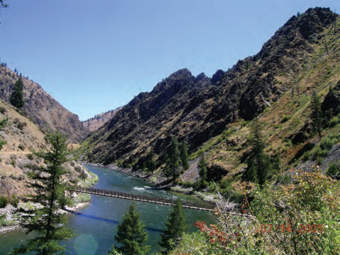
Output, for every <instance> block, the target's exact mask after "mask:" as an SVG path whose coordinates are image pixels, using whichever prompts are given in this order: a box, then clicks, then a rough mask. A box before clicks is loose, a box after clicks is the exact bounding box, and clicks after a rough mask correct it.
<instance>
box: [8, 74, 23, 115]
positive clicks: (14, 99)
mask: <svg viewBox="0 0 340 255" xmlns="http://www.w3.org/2000/svg"><path fill="white" fill-rule="evenodd" d="M23 89H24V84H23V82H22V80H21V78H19V79H18V80H17V81H16V82H15V84H14V88H13V92H12V94H11V96H10V98H9V101H10V103H11V104H12V105H13V106H14V107H16V108H19V109H20V108H22V107H23V106H24V104H25V101H24V97H23V94H22V90H23Z"/></svg>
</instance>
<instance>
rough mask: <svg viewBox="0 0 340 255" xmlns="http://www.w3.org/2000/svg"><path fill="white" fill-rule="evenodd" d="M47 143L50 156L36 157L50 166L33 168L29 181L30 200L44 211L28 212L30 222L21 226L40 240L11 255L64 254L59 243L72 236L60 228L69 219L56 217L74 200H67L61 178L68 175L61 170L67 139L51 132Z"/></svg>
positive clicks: (42, 153) (43, 154)
mask: <svg viewBox="0 0 340 255" xmlns="http://www.w3.org/2000/svg"><path fill="white" fill-rule="evenodd" d="M46 140H47V141H48V142H49V143H50V144H51V149H50V150H49V151H48V152H37V153H34V154H35V155H36V156H37V157H40V158H42V159H44V163H45V164H46V165H47V166H46V167H44V166H40V165H39V166H37V165H31V166H29V169H30V172H29V173H28V177H29V178H30V179H31V180H32V182H30V186H31V187H32V188H33V189H34V194H31V195H29V196H28V198H30V200H31V201H32V202H35V203H39V204H41V205H42V206H43V207H42V208H36V209H32V210H31V211H29V212H28V215H29V216H28V218H27V221H25V222H23V223H21V225H22V227H23V228H26V229H27V233H30V232H35V233H36V234H37V236H36V237H35V238H33V239H30V240H28V241H27V243H26V244H24V245H21V247H19V248H17V249H14V250H12V252H11V253H10V254H11V255H13V254H26V253H28V252H36V254H41V255H48V254H63V252H64V250H65V249H64V247H62V246H60V245H59V244H58V242H59V241H61V240H66V239H69V238H71V237H72V236H73V233H72V231H71V230H70V229H68V228H66V227H64V226H62V227H60V225H65V224H67V218H66V215H64V214H60V213H57V211H58V210H59V209H61V208H62V207H63V206H65V205H68V204H70V202H71V199H70V198H68V197H66V196H65V191H66V190H67V187H66V184H65V183H63V182H62V180H61V176H62V175H65V174H67V173H68V171H67V170H66V169H65V168H63V167H62V165H63V164H64V163H65V162H67V161H68V159H67V156H68V150H67V144H66V137H65V136H64V135H63V134H62V133H60V132H58V131H56V132H49V133H48V134H47V136H46Z"/></svg>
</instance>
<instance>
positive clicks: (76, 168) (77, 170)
mask: <svg viewBox="0 0 340 255" xmlns="http://www.w3.org/2000/svg"><path fill="white" fill-rule="evenodd" d="M71 165H72V164H71ZM73 165H74V163H73ZM74 170H75V171H76V172H78V173H80V171H81V167H80V166H76V167H75V168H74Z"/></svg>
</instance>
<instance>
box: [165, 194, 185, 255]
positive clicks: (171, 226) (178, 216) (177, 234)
mask: <svg viewBox="0 0 340 255" xmlns="http://www.w3.org/2000/svg"><path fill="white" fill-rule="evenodd" d="M165 226H166V230H164V231H163V233H162V234H161V241H160V243H159V244H160V246H161V247H162V248H163V251H164V252H165V253H167V252H169V251H171V250H173V249H174V248H175V247H176V246H178V245H179V244H180V242H181V240H182V236H183V233H184V232H185V231H186V230H187V226H186V225H185V214H184V211H183V208H182V203H181V200H180V199H179V198H178V199H177V200H176V202H175V205H174V207H173V208H172V211H171V212H170V215H169V217H168V220H167V222H166V223H165Z"/></svg>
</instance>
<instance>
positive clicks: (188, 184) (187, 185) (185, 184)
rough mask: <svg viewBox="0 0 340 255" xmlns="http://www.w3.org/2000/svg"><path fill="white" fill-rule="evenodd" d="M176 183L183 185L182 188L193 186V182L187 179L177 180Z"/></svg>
mask: <svg viewBox="0 0 340 255" xmlns="http://www.w3.org/2000/svg"><path fill="white" fill-rule="evenodd" d="M178 184H179V185H181V186H183V187H184V188H191V187H194V186H195V183H194V182H188V181H184V182H179V183H178Z"/></svg>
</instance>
